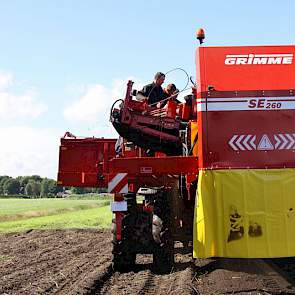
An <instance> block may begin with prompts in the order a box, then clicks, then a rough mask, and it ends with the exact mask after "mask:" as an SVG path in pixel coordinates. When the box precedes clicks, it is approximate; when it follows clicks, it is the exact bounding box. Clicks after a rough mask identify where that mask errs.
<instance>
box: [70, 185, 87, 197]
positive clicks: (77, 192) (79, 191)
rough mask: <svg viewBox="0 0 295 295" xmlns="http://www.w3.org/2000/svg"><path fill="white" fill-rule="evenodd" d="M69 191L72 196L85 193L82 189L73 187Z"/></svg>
mask: <svg viewBox="0 0 295 295" xmlns="http://www.w3.org/2000/svg"><path fill="white" fill-rule="evenodd" d="M71 191H72V193H73V194H78V195H80V194H84V193H85V189H84V187H75V186H73V187H72V188H71Z"/></svg>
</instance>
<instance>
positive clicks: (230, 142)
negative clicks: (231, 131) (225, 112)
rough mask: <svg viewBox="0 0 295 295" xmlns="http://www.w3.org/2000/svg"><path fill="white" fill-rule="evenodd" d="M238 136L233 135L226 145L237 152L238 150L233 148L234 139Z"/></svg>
mask: <svg viewBox="0 0 295 295" xmlns="http://www.w3.org/2000/svg"><path fill="white" fill-rule="evenodd" d="M238 136H239V135H236V134H235V135H234V136H233V137H232V138H231V140H230V141H229V142H228V144H229V145H230V146H231V148H232V149H233V150H235V151H238V150H239V149H238V148H237V147H236V146H235V144H234V142H235V140H236V138H237V137H238Z"/></svg>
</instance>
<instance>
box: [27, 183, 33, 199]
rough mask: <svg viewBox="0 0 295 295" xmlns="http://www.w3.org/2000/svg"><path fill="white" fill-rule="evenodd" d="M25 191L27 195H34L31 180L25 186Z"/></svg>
mask: <svg viewBox="0 0 295 295" xmlns="http://www.w3.org/2000/svg"><path fill="white" fill-rule="evenodd" d="M25 193H26V195H27V196H33V185H32V183H31V182H28V183H27V185H26V187H25Z"/></svg>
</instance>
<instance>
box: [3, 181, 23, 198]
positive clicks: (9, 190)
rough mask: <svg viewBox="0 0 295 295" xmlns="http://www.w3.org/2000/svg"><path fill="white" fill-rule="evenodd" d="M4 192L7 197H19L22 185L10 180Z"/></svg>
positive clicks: (5, 184)
mask: <svg viewBox="0 0 295 295" xmlns="http://www.w3.org/2000/svg"><path fill="white" fill-rule="evenodd" d="M3 192H4V194H5V195H17V194H19V192H20V183H19V181H18V180H16V179H13V178H9V179H7V180H6V181H5V182H4V185H3Z"/></svg>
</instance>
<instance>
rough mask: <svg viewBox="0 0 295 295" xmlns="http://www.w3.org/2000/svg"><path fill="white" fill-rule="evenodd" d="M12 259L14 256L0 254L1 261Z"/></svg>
mask: <svg viewBox="0 0 295 295" xmlns="http://www.w3.org/2000/svg"><path fill="white" fill-rule="evenodd" d="M9 259H12V256H8V255H0V262H1V261H6V260H9Z"/></svg>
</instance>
